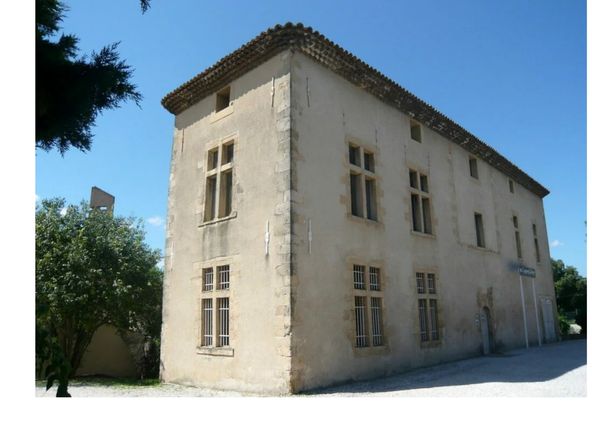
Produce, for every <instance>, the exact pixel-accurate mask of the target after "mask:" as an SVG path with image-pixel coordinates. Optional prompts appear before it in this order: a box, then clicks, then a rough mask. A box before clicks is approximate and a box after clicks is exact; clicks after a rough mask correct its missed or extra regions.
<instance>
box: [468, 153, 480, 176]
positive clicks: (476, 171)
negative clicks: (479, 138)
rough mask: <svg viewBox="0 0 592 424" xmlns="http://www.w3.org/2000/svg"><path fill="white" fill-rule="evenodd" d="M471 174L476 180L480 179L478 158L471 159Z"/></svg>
mask: <svg viewBox="0 0 592 424" xmlns="http://www.w3.org/2000/svg"><path fill="white" fill-rule="evenodd" d="M469 173H470V174H471V177H473V178H475V179H477V180H478V179H479V169H477V159H476V158H469Z"/></svg>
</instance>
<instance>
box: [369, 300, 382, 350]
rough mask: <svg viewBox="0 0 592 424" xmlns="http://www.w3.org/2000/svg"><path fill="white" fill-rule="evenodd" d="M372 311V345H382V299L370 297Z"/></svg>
mask: <svg viewBox="0 0 592 424" xmlns="http://www.w3.org/2000/svg"><path fill="white" fill-rule="evenodd" d="M370 311H371V315H372V345H373V346H382V299H381V298H380V297H371V298H370Z"/></svg>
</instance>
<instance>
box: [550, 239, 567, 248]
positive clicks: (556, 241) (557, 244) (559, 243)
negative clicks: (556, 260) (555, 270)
mask: <svg viewBox="0 0 592 424" xmlns="http://www.w3.org/2000/svg"><path fill="white" fill-rule="evenodd" d="M563 245H565V243H563V242H562V241H559V240H553V241H552V242H551V244H550V246H551V247H559V246H563Z"/></svg>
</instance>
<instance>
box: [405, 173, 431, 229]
mask: <svg viewBox="0 0 592 424" xmlns="http://www.w3.org/2000/svg"><path fill="white" fill-rule="evenodd" d="M409 191H410V192H411V228H412V230H413V231H416V232H418V233H424V234H432V233H433V230H432V210H431V199H430V188H429V184H428V176H427V175H424V174H421V173H419V172H418V171H416V170H413V169H410V170H409Z"/></svg>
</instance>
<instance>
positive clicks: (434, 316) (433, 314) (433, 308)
mask: <svg viewBox="0 0 592 424" xmlns="http://www.w3.org/2000/svg"><path fill="white" fill-rule="evenodd" d="M430 331H431V334H430V338H431V339H432V340H438V339H439V338H440V334H439V332H438V301H437V300H436V299H430Z"/></svg>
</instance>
